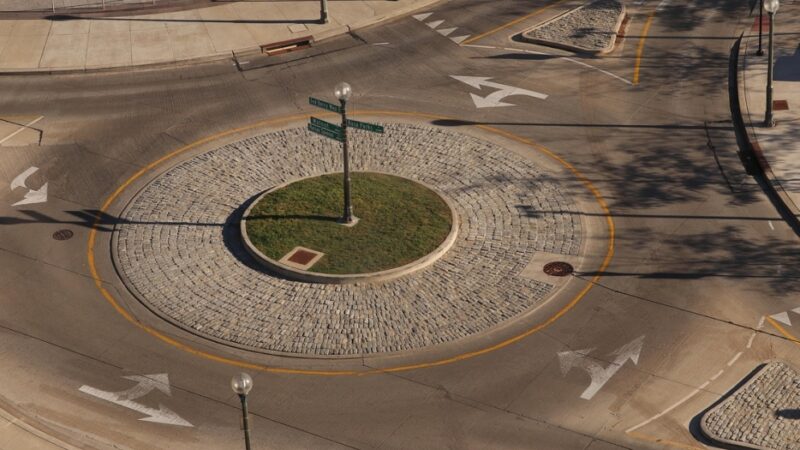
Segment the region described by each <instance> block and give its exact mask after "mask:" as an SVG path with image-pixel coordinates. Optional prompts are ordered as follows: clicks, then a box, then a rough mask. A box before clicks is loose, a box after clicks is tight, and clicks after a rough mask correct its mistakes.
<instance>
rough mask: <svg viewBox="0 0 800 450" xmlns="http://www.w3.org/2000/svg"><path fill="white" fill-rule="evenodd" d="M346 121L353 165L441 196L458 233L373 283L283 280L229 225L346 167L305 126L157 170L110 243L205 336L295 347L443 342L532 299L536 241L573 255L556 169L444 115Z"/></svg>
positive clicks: (143, 290) (159, 302)
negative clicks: (364, 125)
mask: <svg viewBox="0 0 800 450" xmlns="http://www.w3.org/2000/svg"><path fill="white" fill-rule="evenodd" d="M385 128H386V133H385V134H384V135H376V134H372V133H368V132H363V131H357V130H356V131H351V133H352V134H351V139H352V142H353V144H354V145H353V146H352V150H351V166H352V168H353V170H355V171H358V170H364V171H375V172H385V173H392V174H396V175H399V176H403V177H406V178H409V179H412V180H417V181H420V182H422V183H424V184H427V185H429V186H431V187H433V188H435V189H436V190H437V191H438V192H440V193H441V194H442V195H444V196H446V197H448V199H449V201H450V202H451V204H452V205H453V207H454V209H455V212H456V214H458V216H459V219H460V225H459V227H460V228H459V234H458V238H457V240H456V243H455V244H454V245H453V247H452V248H451V249H450V251H449V252H448V253H447V254H445V255H444V256H443V257H442V258H441V259H439V260H438V261H437V262H436V263H434V264H433V265H431V266H430V267H428V268H426V269H423V270H421V271H419V272H416V273H414V274H411V275H408V276H406V277H402V278H399V279H395V280H391V281H388V282H383V283H370V284H352V285H329V284H328V285H326V284H312V283H303V282H296V281H290V280H287V279H283V278H280V277H276V276H273V275H271V274H269V273H266V272H264V271H262V270H261V269H259V267H258V265H257V264H256V263H255V262H254V261H253V260H252V259H251V258H250V256H249V255H248V254H247V252H246V251H245V250H244V248H243V246H242V243H241V241H240V240H239V232H238V221H239V218H240V215H241V212H242V210H243V208H242V205H243V204H245V203H246V202H247V200H248V199H252V198H254V197H256V196H257V195H258V194H259V193H260V192H262V191H264V190H266V189H268V188H269V187H271V186H275V185H277V184H281V183H285V182H287V181H290V180H293V179H297V178H301V177H308V176H313V175H319V174H323V173H332V172H340V171H341V166H342V163H341V148H340V146H339V144H338V143H336V142H334V141H331V140H328V139H325V138H322V137H320V136H317V135H314V134H312V133H310V132H308V131H307V130H305V129H304V128H295V129H286V130H281V131H275V132H270V133H267V134H263V135H260V136H256V137H252V138H247V139H243V140H241V141H238V142H235V143H232V144H228V145H225V146H222V147H220V148H217V149H214V150H211V151H209V152H206V153H204V154H201V155H198V156H195V157H193V158H190V159H188V160H186V161H184V162H181V163H179V164H177V165H176V166H175V167H173V168H171V169H169V170H167V171H166V172H165V173H163V174H162V175H160V176H158V177H157V178H155V179H154V180H153V181H152V182H151V183H150V184H149V185H148V186H146V187H145V188H144V189H143V190H142V191H141V192H140V193H139V194H137V196H136V197H135V198H134V199H133V200H132V201H131V202H130V204H129V205H128V207H127V208H126V210H125V211H124V212H123V214H122V217H121V220H120V223H119V224H118V225H117V228H116V232H115V238H114V241H113V243H112V245H113V246H114V252H113V253H114V258H115V264H116V267H117V270H118V272H119V274H120V276H121V278H122V279H123V280H124V282H125V283H126V285H127V286H128V288H129V289H130V290H131V291H132V292H133V293H134V295H136V297H137V298H138V299H139V300H140V301H142V302H143V303H145V304H146V305H147V306H148V307H149V308H150V309H152V310H154V311H155V312H156V313H158V314H159V315H161V316H162V317H163V318H166V319H168V320H170V321H172V322H173V323H177V324H180V325H182V326H183V327H185V328H188V329H192V330H194V332H196V333H197V334H200V335H205V336H206V337H211V338H215V339H217V340H222V341H225V342H228V343H231V344H234V345H239V346H243V347H247V348H253V349H260V350H264V351H268V352H275V353H291V354H299V355H304V356H310V357H313V356H325V355H337V356H343V355H359V354H376V353H381V352H397V351H407V350H413V349H419V348H422V347H426V346H430V345H436V344H441V343H445V342H450V341H453V340H456V339H460V338H464V337H467V336H470V335H473V334H476V333H480V332H482V331H486V330H487V329H489V328H491V327H494V326H496V325H499V324H501V323H503V322H506V321H509V320H510V319H512V318H514V317H515V316H518V315H520V314H522V313H524V312H525V311H528V310H529V309H530V308H532V307H533V306H535V305H537V304H538V303H540V302H541V301H542V300H543V299H544V298H545V297H546V296H548V294H549V293H550V292H551V291H552V289H553V286H552V285H550V284H547V283H543V282H540V281H536V280H531V279H526V278H522V277H520V276H519V274H520V272H521V271H522V270H523V269H524V268H525V266H526V265H527V264H528V263H529V262H530V260H531V258H532V257H533V255H534V253H535V252H537V251H544V252H549V253H556V254H563V255H577V254H578V252H579V249H580V244H581V226H580V218H579V216H578V214H575V212H577V209H576V207H575V205H574V204H573V203H572V202H571V201H570V200H569V199H568V198H567V197H566V196H565V195H564V194H563V193H562V190H561V189H560V188H559V186H558V184H557V182H556V181H555V180H554V179H553V177H552V176H550V175H548V174H546V173H544V172H542V171H541V170H540V169H539V168H538V167H537V166H536V165H535V164H534V163H533V162H531V161H530V160H528V159H526V158H523V157H521V156H519V155H517V154H515V153H513V152H511V151H509V150H506V149H504V148H502V147H500V146H499V145H496V144H494V143H490V142H486V141H483V140H480V139H477V138H474V137H471V136H468V135H464V134H459V133H455V132H450V131H445V130H443V129H440V128H435V127H430V126H423V125H411V124H386V125H385Z"/></svg>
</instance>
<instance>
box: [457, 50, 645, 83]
mask: <svg viewBox="0 0 800 450" xmlns="http://www.w3.org/2000/svg"><path fill="white" fill-rule="evenodd" d="M464 47H477V48H489V49H494V50H507V51H510V52H519V53H528V54H531V55H545V56H552V57H554V58H560V59H564V60H567V61H569V62H571V63H575V64H578V65H581V66H583V67H587V68H589V69H592V70H597V71H598V72H600V73H603V74H606V75H608V76H610V77H612V78H616V79H617V80H619V81H622V82H623V83H625V84H629V85H633V83H632V82H630V81H628V80H626V79H625V78H622V77H621V76H619V75H616V74H613V73H611V72H609V71H607V70H603V69H601V68H599V67H595V66H593V65H591V64H587V63H585V62H583V61H578V60H577V59H573V58H570V57H568V56H560V55H554V54H552V53H544V52H536V51H533V50H524V49H521V48H514V47H491V46H488V45H473V44H466V45H464Z"/></svg>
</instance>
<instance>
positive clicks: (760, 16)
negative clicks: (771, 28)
mask: <svg viewBox="0 0 800 450" xmlns="http://www.w3.org/2000/svg"><path fill="white" fill-rule="evenodd" d="M763 26H764V0H758V51H757V52H756V55H758V56H761V55H763V54H764V50H762V49H761V28H762V27H763Z"/></svg>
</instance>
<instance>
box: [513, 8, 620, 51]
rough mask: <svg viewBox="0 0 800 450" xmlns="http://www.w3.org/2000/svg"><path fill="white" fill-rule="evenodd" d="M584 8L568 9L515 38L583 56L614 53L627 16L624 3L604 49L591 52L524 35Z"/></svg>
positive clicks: (586, 49) (582, 48)
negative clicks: (611, 36) (610, 37)
mask: <svg viewBox="0 0 800 450" xmlns="http://www.w3.org/2000/svg"><path fill="white" fill-rule="evenodd" d="M585 6H586V5H583V6H579V7H578V8H574V9H570V10H569V11H566V12H563V13H561V14H559V15H557V16H555V17H553V18H552V19H550V20H547V21H545V22H542V23H540V24H538V25H535V26H533V27H531V28H528V29H527V30H525V31H523V32H522V33H519V34H518V35H517V36H518V38H519V40H521V41H523V42H527V43H530V44H537V45H545V46H548V47H555V48H560V49H563V50H568V51H571V52H575V53H584V54H589V55H595V56H600V55H607V54H609V53H611V52H612V51H614V47H615V46H616V43H617V37H618V36H619V33H620V31H621V29H622V23H623V22H624V20H625V16H626V15H627V8H626V7H625V4H624V3H622V11H620V13H619V16H618V17H617V21H616V23H615V24H614V27H613V28H612V30H611V31H613V32H614V39H611V42H610V43H609V44H608V45H606V46H605V48H603V49H600V50H593V49H588V48H584V47H578V46H575V45H569V44H564V43H563V42H556V41H548V40H545V39H535V38H530V37H527V36H526V35H525V34H526V33H529V32H531V31H533V30H535V29H537V28H541V27H543V26H546V25H548V24H550V23H552V22H555V21H556V20H558V19H560V18H562V17H564V16H566V15H567V14H571V13H573V12H575V11H577V10H579V9H581V8H583V7H585Z"/></svg>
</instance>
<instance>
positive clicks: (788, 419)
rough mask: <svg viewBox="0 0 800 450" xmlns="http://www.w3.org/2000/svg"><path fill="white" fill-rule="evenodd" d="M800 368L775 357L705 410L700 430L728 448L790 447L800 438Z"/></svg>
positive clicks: (786, 449) (761, 449)
mask: <svg viewBox="0 0 800 450" xmlns="http://www.w3.org/2000/svg"><path fill="white" fill-rule="evenodd" d="M798 386H800V372H798V370H797V369H795V368H794V367H793V366H791V365H790V364H789V363H786V362H784V361H780V360H771V361H768V362H767V363H765V364H763V365H762V366H761V367H759V368H757V369H756V371H755V372H754V373H752V374H751V375H750V376H749V378H747V379H746V380H745V381H744V382H743V383H742V384H741V385H739V386H737V387H735V388H734V389H733V390H732V391H730V392H729V393H728V395H726V396H725V397H723V399H722V400H721V401H719V402H718V403H716V404H715V405H713V406H712V407H711V408H710V409H708V410H706V411H705V412H703V414H702V416H701V418H700V430H701V432H702V433H703V435H704V436H705V437H706V438H708V439H710V440H711V441H713V442H714V443H715V444H721V445H722V446H724V447H726V448H730V447H731V446H733V448H743V449H756V450H790V449H792V448H796V447H794V444H796V443H797V442H800V425H797V418H800V409H798V404H799V403H798V401H800V393H798V389H797V388H798Z"/></svg>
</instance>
